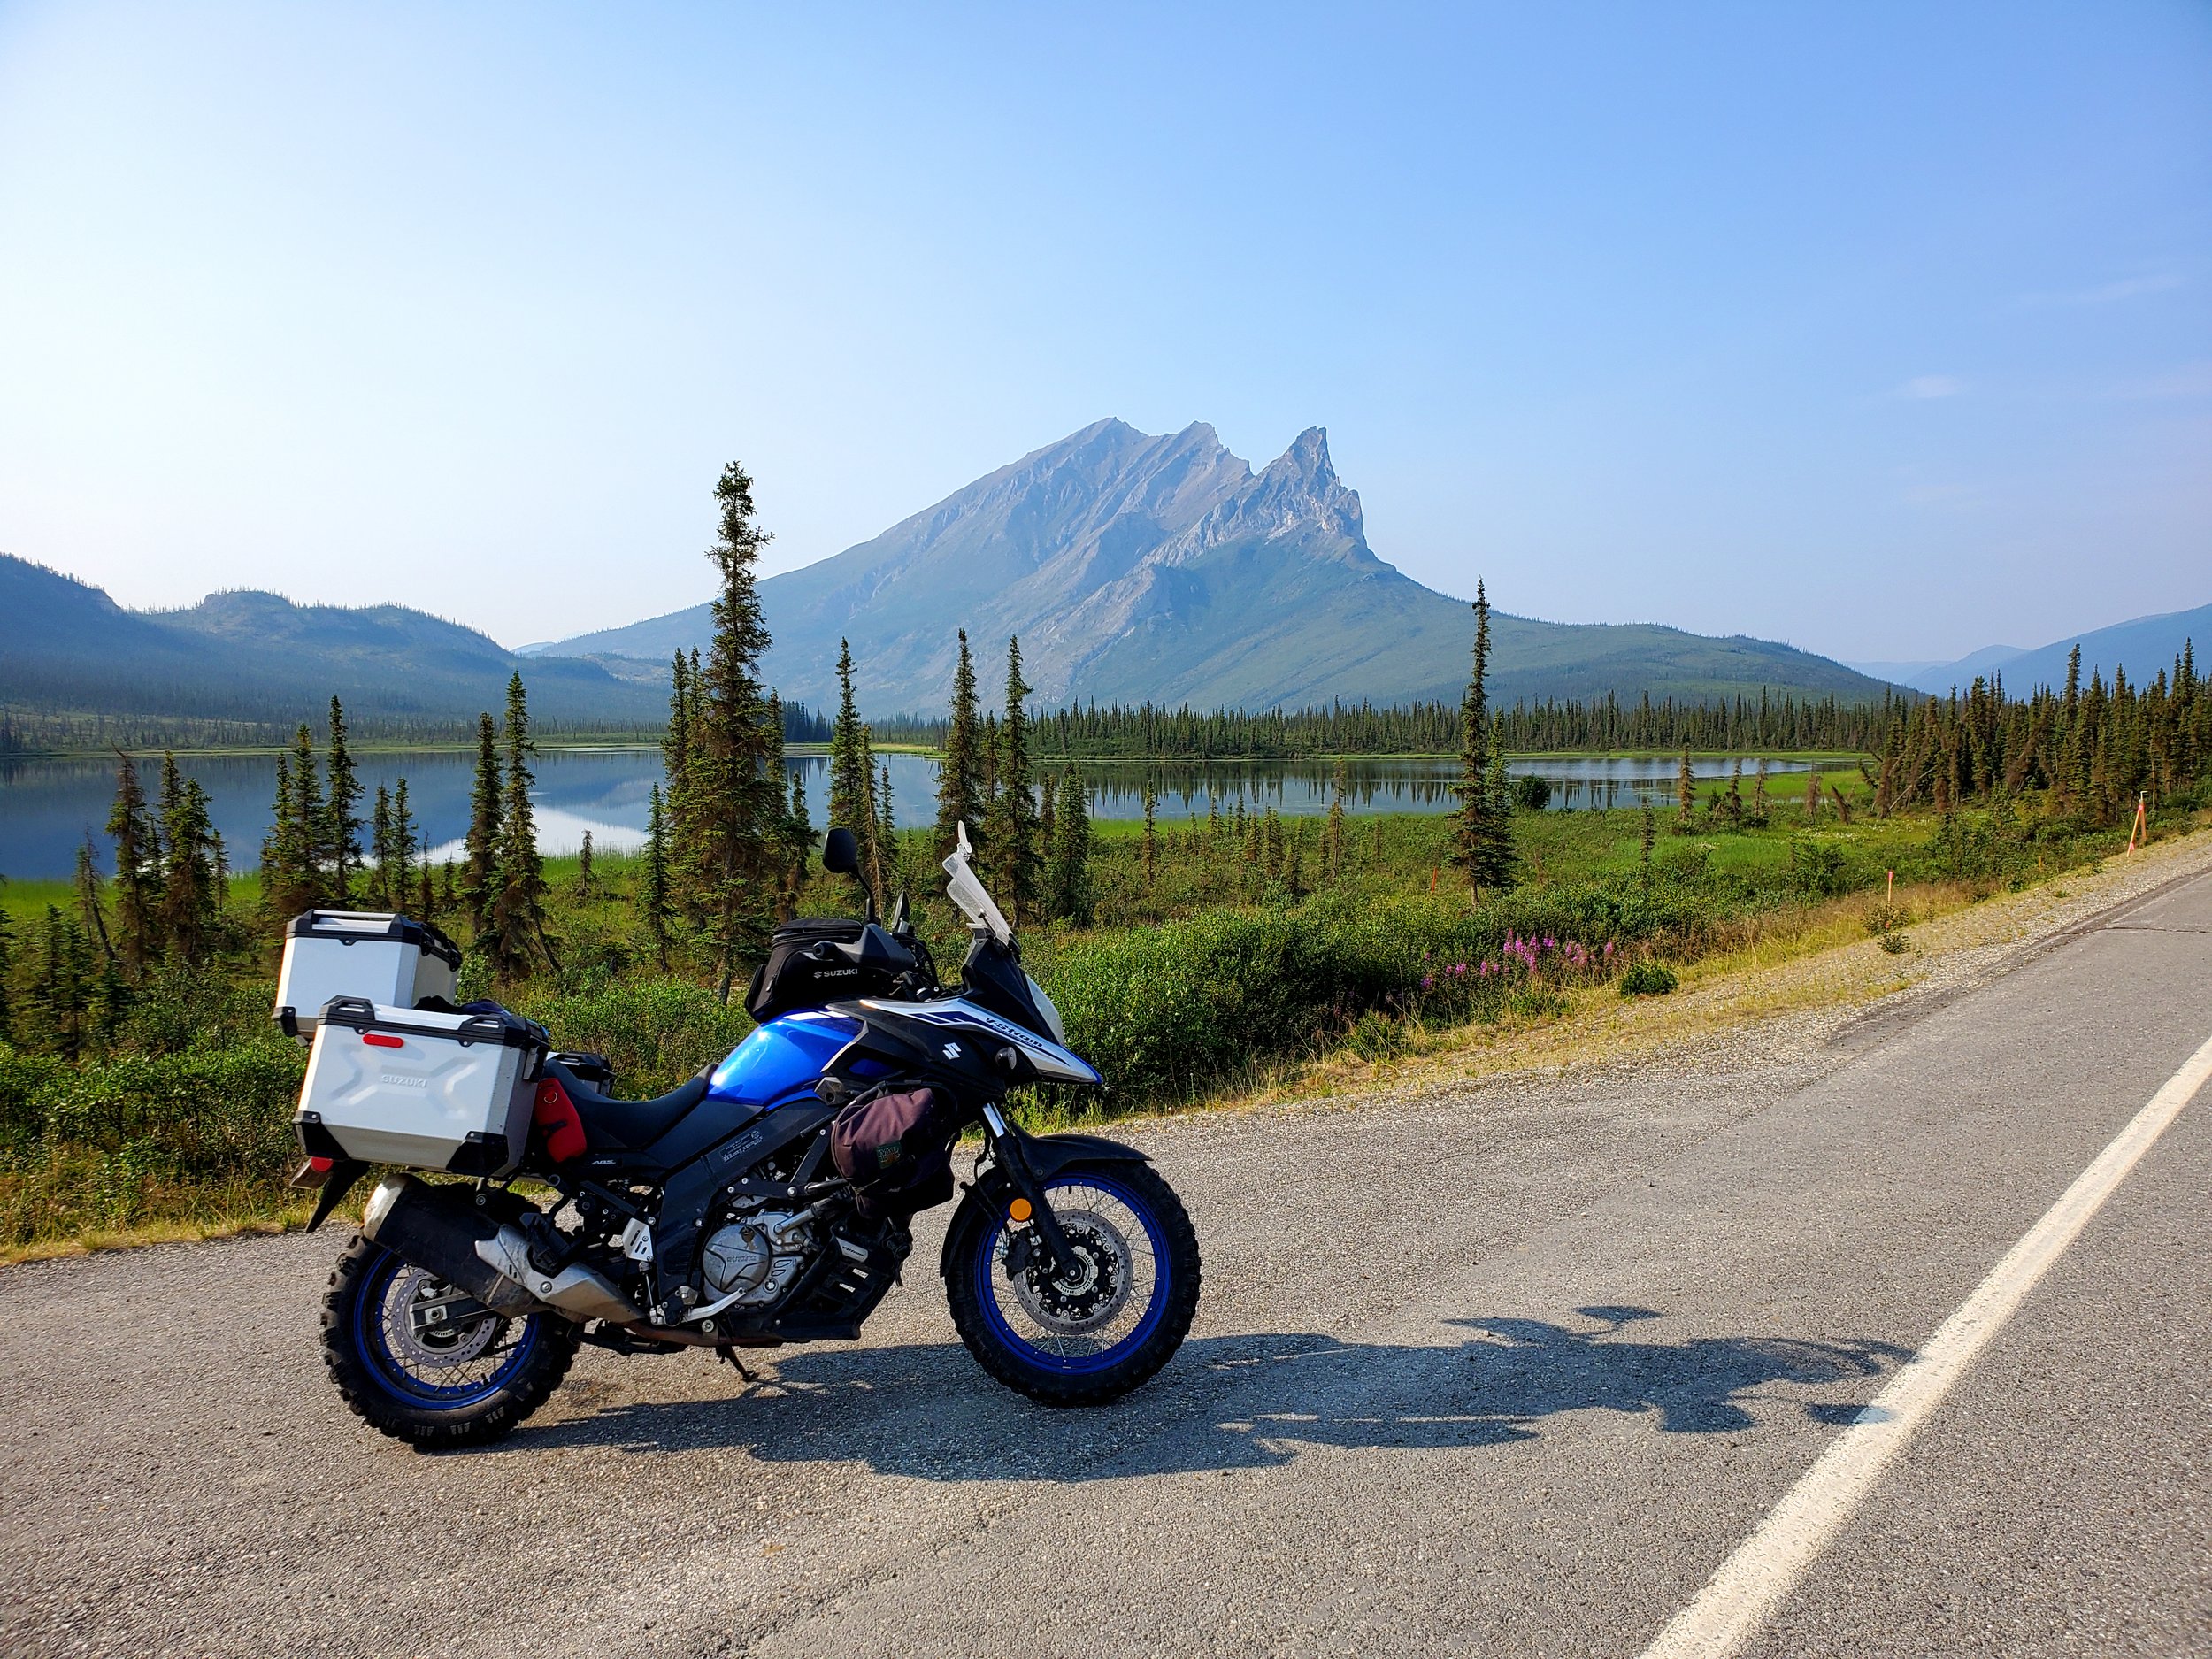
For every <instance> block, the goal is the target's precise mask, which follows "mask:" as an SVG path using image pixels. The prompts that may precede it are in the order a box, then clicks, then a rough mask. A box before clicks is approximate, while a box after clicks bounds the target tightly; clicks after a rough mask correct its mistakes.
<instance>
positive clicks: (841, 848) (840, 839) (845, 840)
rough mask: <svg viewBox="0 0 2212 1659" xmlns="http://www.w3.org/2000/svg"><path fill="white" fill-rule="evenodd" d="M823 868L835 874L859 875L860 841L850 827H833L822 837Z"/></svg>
mask: <svg viewBox="0 0 2212 1659" xmlns="http://www.w3.org/2000/svg"><path fill="white" fill-rule="evenodd" d="M822 868H823V869H825V870H826V871H828V872H830V873H831V874H832V875H833V876H849V875H857V874H858V873H859V872H860V843H859V842H858V841H856V840H854V839H853V833H852V831H850V830H849V829H833V830H832V831H831V832H830V833H828V834H827V835H826V836H824V837H823V838H822Z"/></svg>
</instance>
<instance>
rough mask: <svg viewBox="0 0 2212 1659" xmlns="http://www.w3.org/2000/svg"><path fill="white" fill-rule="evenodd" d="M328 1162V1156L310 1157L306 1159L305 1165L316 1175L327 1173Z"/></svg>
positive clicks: (328, 1168) (328, 1169)
mask: <svg viewBox="0 0 2212 1659" xmlns="http://www.w3.org/2000/svg"><path fill="white" fill-rule="evenodd" d="M330 1164H331V1160H330V1159H328V1158H310V1159H308V1160H307V1167H308V1168H309V1169H311V1170H312V1171H315V1173H316V1174H318V1175H327V1174H329V1173H330Z"/></svg>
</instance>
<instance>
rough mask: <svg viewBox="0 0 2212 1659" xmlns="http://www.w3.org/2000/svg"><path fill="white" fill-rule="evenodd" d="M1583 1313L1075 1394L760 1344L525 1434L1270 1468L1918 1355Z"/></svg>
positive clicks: (875, 1456) (1840, 1381)
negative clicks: (699, 1395)
mask: <svg viewBox="0 0 2212 1659" xmlns="http://www.w3.org/2000/svg"><path fill="white" fill-rule="evenodd" d="M1576 1312H1577V1313H1578V1315H1579V1316H1580V1317H1581V1318H1582V1319H1583V1320H1584V1321H1586V1322H1589V1325H1590V1327H1591V1328H1575V1327H1573V1326H1570V1325H1565V1324H1555V1323H1552V1322H1550V1321H1547V1320H1541V1319H1526V1318H1477V1319H1459V1320H1452V1321H1448V1324H1449V1325H1453V1326H1455V1327H1457V1328H1459V1329H1463V1330H1465V1331H1468V1332H1470V1333H1471V1336H1470V1337H1469V1338H1468V1339H1467V1340H1463V1341H1462V1342H1460V1343H1458V1344H1456V1345H1439V1346H1419V1345H1411V1344H1407V1345H1398V1344H1391V1343H1372V1342H1346V1341H1340V1340H1336V1339H1335V1338H1333V1337H1329V1336H1326V1335H1322V1334H1319V1333H1264V1334H1256V1335H1240V1336H1215V1337H1201V1338H1194V1339H1193V1340H1190V1341H1188V1342H1187V1343H1186V1344H1184V1347H1183V1349H1182V1352H1181V1353H1180V1354H1179V1355H1178V1356H1176V1358H1175V1359H1174V1360H1173V1361H1172V1362H1171V1363H1170V1364H1169V1366H1168V1368H1167V1370H1166V1371H1164V1372H1163V1373H1162V1374H1161V1375H1160V1376H1159V1377H1157V1378H1156V1379H1154V1380H1153V1381H1152V1382H1151V1383H1150V1384H1149V1385H1148V1386H1146V1387H1144V1388H1142V1389H1141V1390H1139V1391H1138V1392H1137V1393H1136V1394H1133V1395H1132V1396H1130V1397H1129V1398H1128V1399H1125V1400H1123V1401H1120V1402H1117V1403H1115V1404H1113V1405H1110V1406H1105V1407H1098V1408H1094V1409H1089V1410H1075V1411H1055V1410H1049V1409H1046V1408H1044V1407H1041V1406H1035V1405H1032V1404H1031V1403H1030V1402H1027V1401H1025V1400H1022V1399H1020V1398H1018V1396H1015V1395H1011V1394H1007V1393H1005V1392H1003V1391H1002V1390H1001V1389H999V1388H998V1387H997V1386H995V1384H993V1383H991V1382H990V1381H989V1380H988V1379H987V1378H985V1377H984V1376H983V1375H982V1373H981V1372H980V1371H978V1370H977V1369H976V1368H975V1366H974V1365H973V1364H972V1363H971V1362H970V1360H969V1359H968V1356H967V1355H966V1353H965V1351H964V1349H962V1348H960V1347H959V1346H958V1345H957V1344H956V1343H926V1344H915V1345H910V1346H907V1347H902V1348H860V1349H845V1350H842V1351H832V1350H828V1349H815V1350H807V1349H799V1350H795V1351H793V1352H792V1353H790V1354H789V1355H787V1356H781V1357H776V1358H772V1357H771V1356H766V1355H762V1356H749V1358H757V1359H761V1360H767V1361H769V1362H770V1369H768V1370H767V1371H766V1374H764V1375H763V1376H762V1377H761V1379H760V1380H759V1381H757V1383H755V1384H753V1385H752V1386H749V1387H747V1388H745V1389H744V1390H743V1391H742V1392H741V1393H740V1394H737V1395H735V1396H733V1397H729V1398H725V1399H718V1400H717V1399H694V1400H687V1401H681V1402H629V1403H616V1404H609V1405H607V1406H605V1407H603V1409H599V1410H598V1411H596V1412H594V1413H592V1414H591V1415H588V1416H581V1417H573V1418H571V1419H570V1420H568V1421H566V1422H555V1423H547V1424H545V1425H542V1426H538V1427H533V1428H530V1429H526V1430H524V1431H523V1432H520V1433H518V1434H517V1435H516V1436H515V1437H514V1439H513V1440H511V1441H509V1442H507V1445H506V1448H503V1449H511V1450H512V1451H515V1452H524V1451H534V1450H538V1449H546V1448H555V1447H565V1446H575V1447H584V1446H589V1447H598V1448H613V1449H618V1450H622V1451H628V1452H634V1453H637V1454H641V1455H648V1454H654V1453H669V1452H680V1451H685V1450H692V1449H698V1448H744V1449H745V1450H747V1451H748V1452H749V1453H750V1454H751V1455H753V1456H754V1457H756V1458H758V1459H760V1460H762V1461H763V1462H769V1463H812V1462H832V1463H836V1462H850V1461H857V1462H859V1463H864V1464H865V1465H866V1466H868V1467H869V1468H871V1469H872V1470H873V1471H876V1472H877V1473H879V1474H887V1475H907V1476H914V1477H918V1478H921V1479H942V1480H1056V1481H1068V1482H1079V1481H1088V1480H1099V1479H1123V1478H1126V1477H1131V1476H1141V1475H1156V1474H1174V1473H1202V1472H1206V1471H1220V1470H1235V1469H1259V1468H1267V1467H1271V1466H1276V1465H1280V1464H1284V1463H1290V1462H1292V1461H1294V1459H1295V1458H1296V1457H1297V1456H1298V1455H1299V1454H1300V1452H1301V1450H1302V1449H1303V1448H1308V1447H1322V1446H1326V1447H1335V1448H1350V1449H1369V1448H1412V1449H1416V1450H1424V1449H1425V1450H1440V1449H1455V1448H1456V1449H1466V1450H1479V1449H1481V1448H1489V1447H1498V1446H1503V1445H1507V1444H1509V1443H1511V1442H1513V1441H1517V1440H1531V1439H1534V1438H1535V1437H1537V1436H1538V1435H1539V1434H1541V1433H1543V1432H1547V1430H1548V1425H1550V1426H1551V1430H1552V1432H1559V1431H1560V1430H1563V1429H1564V1427H1565V1426H1566V1425H1565V1424H1564V1423H1563V1422H1560V1423H1557V1424H1554V1423H1553V1420H1555V1419H1564V1418H1566V1417H1568V1416H1569V1415H1570V1414H1573V1413H1578V1412H1589V1411H1604V1412H1613V1413H1619V1414H1624V1415H1627V1416H1632V1417H1644V1418H1647V1419H1649V1421H1650V1423H1651V1425H1652V1426H1653V1430H1654V1432H1658V1433H1662V1434H1732V1433H1741V1432H1749V1431H1751V1430H1754V1429H1755V1428H1756V1427H1757V1426H1758V1425H1760V1423H1761V1422H1762V1421H1763V1420H1764V1421H1777V1420H1786V1419H1790V1418H1792V1417H1794V1418H1795V1419H1797V1420H1802V1419H1803V1418H1805V1417H1810V1418H1812V1419H1813V1420H1815V1421H1818V1422H1824V1423H1834V1424H1842V1423H1847V1422H1848V1421H1850V1419H1851V1418H1852V1417H1853V1416H1854V1415H1855V1414H1856V1413H1857V1412H1858V1410H1859V1409H1861V1408H1862V1407H1863V1405H1864V1404H1865V1402H1866V1398H1867V1397H1868V1396H1870V1394H1872V1393H1873V1392H1875V1390H1876V1389H1877V1388H1878V1386H1879V1380H1878V1379H1881V1378H1882V1377H1883V1376H1884V1375H1885V1373H1886V1372H1887V1371H1889V1370H1890V1369H1892V1368H1893V1365H1894V1364H1895V1363H1898V1362H1901V1361H1902V1360H1905V1359H1907V1358H1909V1357H1910V1354H1911V1350H1909V1349H1907V1348H1898V1347H1896V1346H1894V1345H1893V1344H1891V1343H1886V1342H1873V1341H1863V1340H1829V1341H1808V1340H1797V1339H1786V1338H1764V1337H1715V1336H1698V1337H1690V1338H1687V1339H1686V1340H1678V1341H1667V1340H1641V1339H1642V1333H1640V1331H1638V1330H1637V1329H1636V1328H1637V1327H1639V1326H1641V1325H1644V1324H1645V1323H1646V1322H1647V1321H1653V1320H1657V1319H1659V1318H1661V1317H1663V1316H1662V1315H1660V1314H1658V1313H1656V1312H1655V1311H1653V1310H1650V1309H1647V1308H1630V1307H1586V1308H1581V1309H1578V1310H1576ZM1624 1333H1632V1334H1624ZM556 1398H557V1399H558V1396H557V1397H556Z"/></svg>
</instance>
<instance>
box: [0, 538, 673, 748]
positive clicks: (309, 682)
mask: <svg viewBox="0 0 2212 1659" xmlns="http://www.w3.org/2000/svg"><path fill="white" fill-rule="evenodd" d="M518 668H519V669H522V670H524V671H525V675H524V678H525V680H526V683H527V684H528V686H529V687H530V706H531V710H532V712H533V713H534V714H535V715H536V716H537V717H538V718H539V719H541V720H542V721H545V722H547V723H548V724H553V725H558V724H564V723H574V724H581V725H603V724H616V723H622V724H629V725H636V726H650V725H654V724H657V723H658V721H659V720H660V719H661V718H663V716H664V712H665V704H666V698H665V695H664V693H663V692H661V691H660V690H659V689H657V687H654V686H653V685H651V684H650V683H644V682H641V680H639V679H638V678H637V677H635V676H634V675H631V676H627V677H622V676H618V675H615V674H611V673H609V672H607V671H606V670H605V669H603V668H601V667H599V666H597V665H595V664H590V663H583V662H574V661H569V660H565V659H561V658H555V659H551V660H548V661H538V662H525V661H523V660H522V659H521V658H519V657H515V656H513V655H512V654H511V653H510V652H508V651H505V650H503V649H501V648H500V647H499V645H498V644H497V643H495V641H493V640H491V639H490V638H489V637H488V636H487V635H485V634H479V633H478V632H477V631H476V630H475V629H473V628H465V627H463V626H460V625H459V624H457V623H453V622H446V621H442V620H441V619H440V618H436V617H433V616H429V615H426V613H424V612H423V611H411V610H408V609H406V608H405V607H404V606H401V605H369V606H364V607H362V608H360V609H358V610H354V609H348V608H343V607H339V606H334V605H296V604H294V603H292V602H291V601H289V600H288V599H284V598H280V597H279V596H278V595H275V594H265V593H253V592H231V593H219V594H211V595H208V596H207V597H206V598H205V599H203V600H202V601H200V603H198V604H196V605H193V606H190V607H188V608H187V609H185V610H181V611H126V610H125V609H124V608H123V607H122V606H120V605H119V604H117V603H115V601H114V600H112V599H111V598H110V597H109V596H108V595H107V594H106V593H104V591H102V590H101V589H100V588H94V587H91V586H89V585H88V584H87V583H84V582H81V581H78V580H75V579H74V578H73V577H69V576H64V575H62V574H61V573H59V572H56V571H51V570H49V569H47V568H46V567H45V566H44V565H34V564H32V563H31V562H30V561H28V560H27V559H19V558H16V557H12V556H10V555H7V554H0V703H14V704H19V705H22V706H26V707H29V708H34V709H40V710H69V711H73V712H81V713H108V714H141V715H174V716H192V717H198V718H234V719H246V720H265V719H276V720H284V721H290V720H295V719H301V718H312V717H313V716H315V715H316V713H317V712H318V711H319V710H322V709H324V708H325V707H326V706H327V704H328V703H329V701H330V699H331V697H332V695H337V696H340V697H342V698H343V699H344V700H345V703H346V706H347V707H348V708H349V710H352V711H353V713H354V715H355V717H356V718H357V719H358V718H377V717H382V718H401V719H407V718H424V719H465V718H469V717H471V716H473V715H474V714H475V713H477V712H478V711H479V710H486V709H488V710H494V711H497V710H498V709H499V708H500V707H501V706H502V704H503V702H504V700H505V697H506V687H507V679H508V676H509V675H511V674H512V673H513V672H515V671H516V670H517V669H518Z"/></svg>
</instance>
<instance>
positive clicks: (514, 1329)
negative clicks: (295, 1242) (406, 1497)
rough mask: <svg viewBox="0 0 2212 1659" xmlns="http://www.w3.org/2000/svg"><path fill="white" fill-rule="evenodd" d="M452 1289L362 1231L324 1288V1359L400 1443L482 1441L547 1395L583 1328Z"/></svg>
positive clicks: (344, 1390)
mask: <svg viewBox="0 0 2212 1659" xmlns="http://www.w3.org/2000/svg"><path fill="white" fill-rule="evenodd" d="M456 1304H459V1306H460V1308H461V1310H462V1311H463V1312H464V1314H465V1308H466V1307H468V1306H473V1305H474V1304H473V1303H471V1302H468V1300H467V1298H465V1297H463V1296H460V1295H459V1294H457V1292H456V1291H455V1290H454V1289H453V1287H452V1286H449V1285H448V1284H446V1282H445V1281H444V1280H442V1279H434V1278H433V1277H432V1276H431V1275H430V1274H428V1273H426V1272H425V1271H423V1270H422V1269H421V1268H419V1267H415V1266H412V1265H411V1264H410V1263H406V1262H403V1261H402V1260H400V1258H399V1257H398V1256H394V1255H393V1254H392V1253H391V1252H390V1251H389V1250H388V1249H386V1248H384V1247H383V1246H382V1245H380V1244H376V1243H373V1242H372V1241H371V1240H367V1239H364V1238H356V1239H355V1240H353V1242H352V1243H350V1244H349V1245H347V1246H346V1248H345V1252H344V1254H343V1255H342V1256H339V1258H338V1266H337V1270H336V1271H334V1272H333V1273H332V1274H331V1276H330V1288H329V1290H328V1291H326V1293H325V1294H324V1296H323V1363H325V1364H326V1366H327V1367H328V1368H329V1370H330V1375H331V1379H332V1380H333V1381H334V1382H335V1383H336V1384H337V1385H338V1392H339V1393H340V1394H343V1395H344V1396H345V1400H346V1403H347V1404H348V1405H349V1406H350V1407H352V1408H353V1409H354V1411H355V1412H356V1413H357V1414H358V1415H359V1416H360V1417H363V1418H365V1419H366V1421H367V1422H368V1423H369V1424H370V1425H371V1426H373V1427H374V1428H378V1429H381V1430H382V1431H383V1432H385V1433H387V1434H389V1435H391V1436H392V1437H393V1438H394V1439H395V1440H411V1441H412V1442H413V1443H414V1444H416V1445H417V1446H423V1447H449V1446H454V1447H457V1446H480V1445H482V1444H483V1443H484V1442H486V1441H487V1440H497V1439H498V1438H499V1437H500V1436H501V1435H503V1434H504V1433H506V1432H508V1431H509V1430H510V1429H511V1428H513V1427H514V1426H515V1425H517V1424H518V1423H520V1422H521V1421H522V1420H523V1419H524V1418H525V1417H528V1416H529V1415H530V1414H531V1413H532V1412H533V1411H535V1410H536V1409H538V1408H539V1407H540V1406H541V1405H543V1404H544V1403H545V1400H546V1396H547V1395H548V1394H551V1393H552V1392H553V1390H554V1389H555V1388H556V1387H557V1386H559V1384H560V1380H561V1379H562V1378H563V1377H565V1376H566V1375H567V1374H568V1368H569V1364H570V1362H572V1360H574V1359H575V1357H576V1348H577V1343H578V1340H579V1339H580V1337H581V1335H582V1327H581V1326H580V1325H576V1324H574V1323H572V1321H570V1320H567V1319H564V1318H562V1317H560V1316H558V1315H557V1314H551V1313H533V1314H525V1315H523V1316H521V1317H518V1318H509V1317H505V1316H503V1315H501V1314H496V1313H484V1312H480V1313H479V1314H478V1315H477V1316H476V1317H474V1318H468V1317H460V1318H449V1317H446V1311H447V1309H448V1308H449V1306H454V1305H456Z"/></svg>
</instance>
